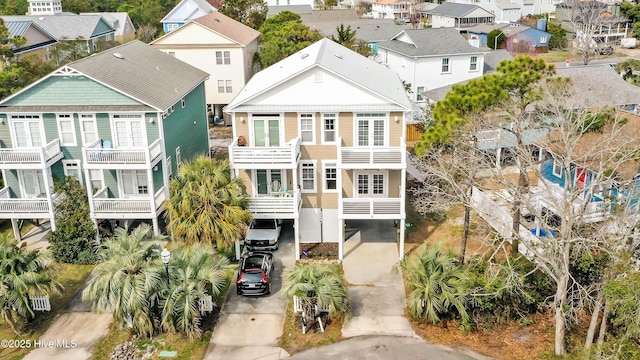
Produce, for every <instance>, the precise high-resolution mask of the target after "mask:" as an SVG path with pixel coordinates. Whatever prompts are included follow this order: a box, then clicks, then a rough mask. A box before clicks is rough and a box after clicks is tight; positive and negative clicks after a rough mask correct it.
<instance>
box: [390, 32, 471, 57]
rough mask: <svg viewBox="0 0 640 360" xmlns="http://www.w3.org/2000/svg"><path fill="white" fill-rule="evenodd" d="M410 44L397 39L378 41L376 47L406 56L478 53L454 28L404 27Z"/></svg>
mask: <svg viewBox="0 0 640 360" xmlns="http://www.w3.org/2000/svg"><path fill="white" fill-rule="evenodd" d="M403 33H404V34H406V35H407V36H408V37H409V38H410V39H411V41H412V42H413V45H412V44H409V43H406V42H402V41H400V40H397V38H398V37H399V35H401V34H402V33H401V34H398V35H396V36H395V37H394V38H393V39H392V40H389V41H383V42H380V43H378V47H379V48H382V49H387V50H390V51H394V52H397V53H400V54H403V55H406V56H441V55H454V54H480V53H482V51H480V49H478V48H476V47H474V46H472V45H470V44H469V43H468V42H467V40H465V38H463V37H462V35H460V33H459V32H458V30H456V29H454V28H439V29H406V30H403Z"/></svg>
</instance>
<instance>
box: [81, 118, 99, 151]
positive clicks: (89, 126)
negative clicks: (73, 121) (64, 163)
mask: <svg viewBox="0 0 640 360" xmlns="http://www.w3.org/2000/svg"><path fill="white" fill-rule="evenodd" d="M80 133H81V135H82V143H83V144H84V145H89V144H91V143H93V142H94V141H96V140H98V129H97V127H96V116H95V115H93V114H80Z"/></svg>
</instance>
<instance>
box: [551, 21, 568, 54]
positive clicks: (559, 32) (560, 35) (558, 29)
mask: <svg viewBox="0 0 640 360" xmlns="http://www.w3.org/2000/svg"><path fill="white" fill-rule="evenodd" d="M547 32H548V33H549V34H551V38H550V39H549V49H552V50H564V49H565V48H566V47H567V30H565V29H564V28H563V27H562V26H560V24H558V23H556V22H555V21H549V22H548V23H547Z"/></svg>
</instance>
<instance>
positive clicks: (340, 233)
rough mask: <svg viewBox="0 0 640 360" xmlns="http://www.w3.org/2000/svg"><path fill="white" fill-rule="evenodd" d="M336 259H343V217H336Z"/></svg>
mask: <svg viewBox="0 0 640 360" xmlns="http://www.w3.org/2000/svg"><path fill="white" fill-rule="evenodd" d="M338 227H340V229H338V260H340V261H342V260H343V259H344V250H343V248H344V219H338Z"/></svg>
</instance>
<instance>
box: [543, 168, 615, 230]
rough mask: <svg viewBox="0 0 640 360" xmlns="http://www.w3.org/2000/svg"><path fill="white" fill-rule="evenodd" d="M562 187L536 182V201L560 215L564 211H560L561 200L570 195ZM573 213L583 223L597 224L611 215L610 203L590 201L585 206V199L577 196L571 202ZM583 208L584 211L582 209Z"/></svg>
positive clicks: (550, 183) (545, 182) (546, 182)
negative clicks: (578, 215) (579, 217)
mask: <svg viewBox="0 0 640 360" xmlns="http://www.w3.org/2000/svg"><path fill="white" fill-rule="evenodd" d="M566 191H567V190H565V189H564V188H563V187H562V186H560V185H558V184H555V183H552V182H550V181H546V180H544V179H540V180H539V181H538V190H537V192H536V193H535V195H536V199H539V201H541V202H542V203H543V204H544V205H545V206H546V207H547V208H549V209H550V210H551V211H553V212H555V213H557V214H561V213H563V212H564V211H562V209H560V207H562V204H563V199H564V198H565V197H567V196H570V194H567V193H566ZM572 205H573V213H574V214H580V215H581V217H582V220H583V221H585V222H598V221H603V220H605V219H606V218H607V217H608V216H610V215H611V203H610V202H608V201H590V202H588V203H587V204H586V206H585V199H584V198H583V197H582V196H579V197H578V198H576V199H575V200H574V201H573V204H572ZM583 206H584V209H582V207H583Z"/></svg>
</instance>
